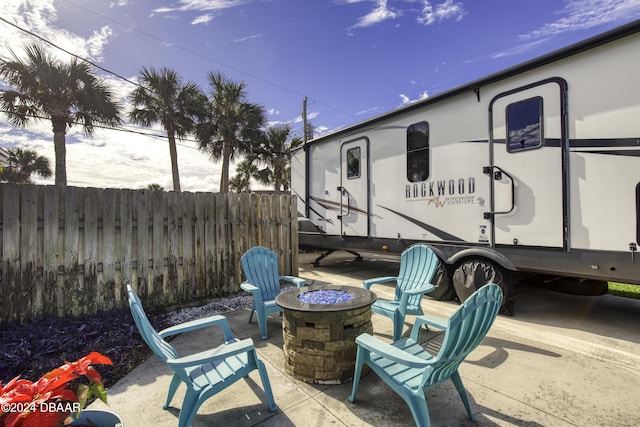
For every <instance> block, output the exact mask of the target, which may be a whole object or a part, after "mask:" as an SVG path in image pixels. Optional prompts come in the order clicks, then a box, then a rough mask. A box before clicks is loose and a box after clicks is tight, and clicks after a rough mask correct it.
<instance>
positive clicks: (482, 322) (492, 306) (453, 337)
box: [430, 284, 502, 384]
mask: <svg viewBox="0 0 640 427" xmlns="http://www.w3.org/2000/svg"><path fill="white" fill-rule="evenodd" d="M501 304H502V290H501V289H500V287H499V286H498V285H496V284H488V285H485V286H483V287H482V288H480V289H479V290H478V291H476V292H475V293H474V294H473V295H472V296H471V297H469V298H468V299H467V300H466V301H465V302H464V303H463V304H462V305H461V306H460V307H459V308H458V310H456V312H455V313H453V315H452V316H451V317H450V318H449V320H448V327H447V332H446V334H445V337H444V340H443V342H442V346H441V347H440V351H439V352H438V355H437V356H436V361H435V362H434V364H433V371H432V372H431V373H430V376H431V381H430V382H432V383H433V384H437V383H440V382H442V381H444V380H446V379H448V378H449V377H450V376H451V374H452V373H453V372H454V371H456V370H457V369H458V366H459V365H460V364H461V363H462V361H463V360H464V359H465V358H466V357H467V355H468V354H469V353H471V352H472V351H473V350H474V349H475V348H476V347H477V346H478V344H480V341H482V340H483V339H484V337H485V336H486V335H487V333H488V332H489V329H490V328H491V325H493V322H494V321H495V319H496V316H497V314H498V310H500V305H501Z"/></svg>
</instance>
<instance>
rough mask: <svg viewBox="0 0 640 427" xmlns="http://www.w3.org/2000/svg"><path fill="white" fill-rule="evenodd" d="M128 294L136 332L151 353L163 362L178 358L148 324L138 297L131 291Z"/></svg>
mask: <svg viewBox="0 0 640 427" xmlns="http://www.w3.org/2000/svg"><path fill="white" fill-rule="evenodd" d="M128 294H129V307H130V308H131V314H132V316H133V320H134V321H135V323H136V326H137V327H138V331H139V332H140V335H142V338H143V339H144V341H145V342H146V343H147V345H148V346H149V347H151V349H152V350H153V352H154V353H155V354H157V355H158V357H160V359H162V360H163V361H164V362H166V361H167V360H171V359H176V358H178V352H177V351H176V349H175V348H174V347H173V346H172V345H171V344H169V343H168V342H166V341H165V340H163V339H162V337H160V335H159V334H158V332H157V331H156V330H155V329H154V327H153V326H152V325H151V322H149V318H148V317H147V315H146V313H145V312H144V309H143V308H142V304H141V302H140V298H139V297H138V295H136V293H135V292H134V291H133V290H131V291H129V292H128Z"/></svg>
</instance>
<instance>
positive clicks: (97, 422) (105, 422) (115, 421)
mask: <svg viewBox="0 0 640 427" xmlns="http://www.w3.org/2000/svg"><path fill="white" fill-rule="evenodd" d="M89 421H90V422H91V424H89ZM92 425H94V426H95V427H124V424H123V423H122V419H121V418H120V417H119V416H118V415H116V414H114V413H113V412H111V411H106V410H104V409H85V410H83V411H82V412H80V415H79V416H78V419H77V420H75V421H74V422H72V423H71V424H70V427H79V426H87V427H88V426H92Z"/></svg>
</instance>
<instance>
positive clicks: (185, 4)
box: [153, 0, 253, 13]
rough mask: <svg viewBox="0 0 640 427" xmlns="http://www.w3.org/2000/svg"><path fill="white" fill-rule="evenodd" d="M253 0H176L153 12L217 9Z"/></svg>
mask: <svg viewBox="0 0 640 427" xmlns="http://www.w3.org/2000/svg"><path fill="white" fill-rule="evenodd" d="M252 1H253V0H178V2H177V3H178V4H177V6H165V7H159V8H156V9H154V10H153V12H154V13H168V12H185V11H188V10H198V11H219V10H223V9H229V8H232V7H236V6H242V5H244V4H247V3H251V2H252Z"/></svg>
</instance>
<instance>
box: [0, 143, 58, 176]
mask: <svg viewBox="0 0 640 427" xmlns="http://www.w3.org/2000/svg"><path fill="white" fill-rule="evenodd" d="M7 153H8V157H7V160H6V165H5V166H4V167H3V168H0V181H5V182H13V183H16V184H32V183H33V181H31V175H32V174H36V175H39V176H41V177H42V178H49V177H51V175H53V172H52V171H51V166H50V165H49V159H47V158H46V157H44V156H39V155H38V153H36V152H35V151H34V150H23V149H22V148H15V149H9V150H7Z"/></svg>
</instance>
